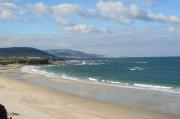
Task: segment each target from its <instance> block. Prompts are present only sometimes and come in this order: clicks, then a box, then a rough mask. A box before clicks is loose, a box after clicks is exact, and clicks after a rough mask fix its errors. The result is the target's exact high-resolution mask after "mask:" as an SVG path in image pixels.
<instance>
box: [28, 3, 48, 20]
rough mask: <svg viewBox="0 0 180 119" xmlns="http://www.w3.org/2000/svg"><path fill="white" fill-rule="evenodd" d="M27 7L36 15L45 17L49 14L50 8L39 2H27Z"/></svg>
mask: <svg viewBox="0 0 180 119" xmlns="http://www.w3.org/2000/svg"><path fill="white" fill-rule="evenodd" d="M28 8H29V9H31V10H32V11H33V12H35V14H36V15H37V16H40V17H47V16H49V15H50V14H51V9H50V7H49V6H48V5H46V4H44V3H42V2H39V3H36V4H29V5H28Z"/></svg>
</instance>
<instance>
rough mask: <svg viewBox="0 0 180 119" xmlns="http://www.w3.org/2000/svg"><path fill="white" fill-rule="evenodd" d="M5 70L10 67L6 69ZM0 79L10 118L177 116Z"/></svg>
mask: <svg viewBox="0 0 180 119" xmlns="http://www.w3.org/2000/svg"><path fill="white" fill-rule="evenodd" d="M13 67H14V66H13ZM16 67H17V66H16ZM11 68H12V67H11ZM1 69H3V68H1ZM4 71H5V70H4ZM6 71H9V72H10V71H11V70H10V69H8V68H6ZM0 82H1V83H0V103H1V104H3V105H5V107H6V108H7V110H8V113H9V114H10V116H12V117H13V119H49V118H51V119H179V117H176V116H173V115H169V114H165V113H158V112H151V111H145V110H141V109H131V108H127V107H124V106H121V105H116V104H111V103H107V102H102V101H96V100H92V99H88V98H83V97H79V96H75V95H71V94H68V93H64V92H60V91H56V90H52V89H50V88H45V87H40V86H38V85H34V84H30V83H27V82H24V81H21V80H14V79H10V78H9V77H7V76H0Z"/></svg>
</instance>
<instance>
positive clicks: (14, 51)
mask: <svg viewBox="0 0 180 119" xmlns="http://www.w3.org/2000/svg"><path fill="white" fill-rule="evenodd" d="M0 56H17V57H18V56H19V57H54V56H53V55H51V54H49V53H46V52H44V51H42V50H39V49H36V48H31V47H10V48H0Z"/></svg>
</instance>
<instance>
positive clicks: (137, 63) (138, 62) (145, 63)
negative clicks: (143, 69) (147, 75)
mask: <svg viewBox="0 0 180 119" xmlns="http://www.w3.org/2000/svg"><path fill="white" fill-rule="evenodd" d="M135 63H136V64H147V63H148V62H135Z"/></svg>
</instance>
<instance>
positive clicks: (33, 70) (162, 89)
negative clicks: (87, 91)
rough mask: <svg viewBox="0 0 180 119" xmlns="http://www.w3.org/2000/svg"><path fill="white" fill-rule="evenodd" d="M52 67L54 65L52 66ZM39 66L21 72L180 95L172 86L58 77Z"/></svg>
mask: <svg viewBox="0 0 180 119" xmlns="http://www.w3.org/2000/svg"><path fill="white" fill-rule="evenodd" d="M51 66H52V65H51ZM37 67H39V66H24V67H22V69H21V71H22V72H24V73H30V74H35V75H42V76H46V77H49V78H56V79H58V78H59V79H62V80H66V79H67V80H71V81H77V82H82V83H87V84H88V83H89V84H94V85H104V86H112V87H120V88H127V89H137V90H151V91H160V92H168V93H177V94H180V88H177V87H171V86H163V85H152V84H143V83H142V84H141V83H134V84H129V83H122V82H117V81H111V80H107V81H105V80H102V81H98V79H94V78H91V77H89V78H88V80H87V79H86V80H83V79H80V78H77V77H70V76H66V74H63V75H57V74H54V73H50V72H46V71H43V70H39V69H37Z"/></svg>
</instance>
